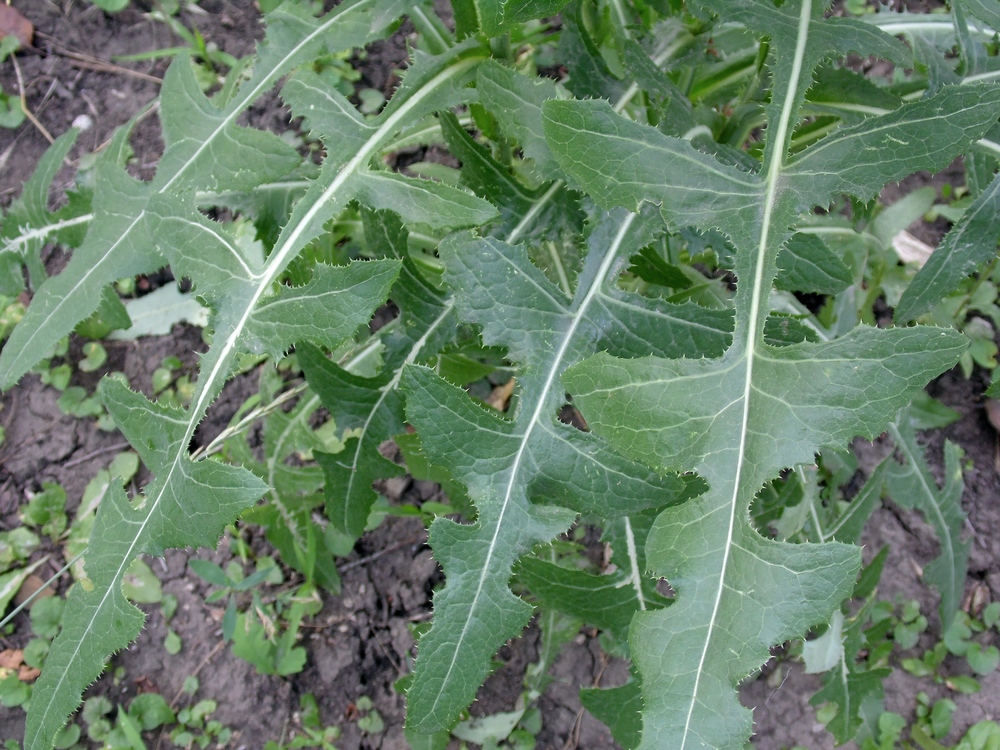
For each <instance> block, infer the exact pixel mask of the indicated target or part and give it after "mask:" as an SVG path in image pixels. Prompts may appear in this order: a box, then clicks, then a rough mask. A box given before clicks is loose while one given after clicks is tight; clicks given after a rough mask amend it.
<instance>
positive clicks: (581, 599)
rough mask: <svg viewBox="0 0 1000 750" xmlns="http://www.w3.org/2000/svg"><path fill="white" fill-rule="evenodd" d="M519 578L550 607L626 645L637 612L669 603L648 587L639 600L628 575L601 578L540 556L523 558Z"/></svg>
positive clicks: (518, 570)
mask: <svg viewBox="0 0 1000 750" xmlns="http://www.w3.org/2000/svg"><path fill="white" fill-rule="evenodd" d="M515 575H516V576H517V580H518V581H519V582H520V583H523V584H524V585H525V586H527V588H528V590H530V591H531V593H532V594H534V595H535V596H537V597H538V599H539V600H540V601H541V602H542V603H543V604H544V605H545V606H546V607H552V608H554V609H557V610H559V611H560V612H564V613H566V614H568V615H571V616H572V617H576V618H578V619H580V620H583V622H585V623H587V624H588V625H593V626H595V627H598V628H600V629H601V630H608V631H610V632H611V633H612V634H614V636H615V638H616V639H619V640H621V641H622V642H625V641H626V640H627V638H628V627H629V624H630V623H631V622H632V615H633V614H634V613H636V612H638V611H640V610H641V609H646V608H647V607H649V608H650V609H652V608H653V607H654V606H663V605H665V604H666V603H667V602H666V600H664V599H663V597H661V596H659V595H658V594H657V593H656V589H655V588H654V587H653V586H652V585H644V586H643V588H644V591H643V598H642V599H639V598H637V596H636V592H635V590H634V589H633V584H632V581H631V580H629V578H628V577H626V575H622V574H618V573H616V574H612V575H601V576H597V575H593V574H592V573H585V572H584V571H582V570H569V569H568V568H563V567H560V566H559V565H556V564H555V563H551V562H547V561H545V560H540V559H538V558H536V557H525V558H523V559H522V560H521V561H520V562H519V563H518V565H517V567H516V568H515ZM643 583H645V581H644V580H643Z"/></svg>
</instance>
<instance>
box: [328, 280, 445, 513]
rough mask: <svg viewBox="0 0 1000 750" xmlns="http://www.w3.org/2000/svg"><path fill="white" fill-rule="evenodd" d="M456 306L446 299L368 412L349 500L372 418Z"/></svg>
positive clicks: (357, 446) (349, 482) (356, 450)
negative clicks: (404, 370) (405, 369)
mask: <svg viewBox="0 0 1000 750" xmlns="http://www.w3.org/2000/svg"><path fill="white" fill-rule="evenodd" d="M454 308H455V298H454V297H449V298H448V299H447V300H445V302H444V308H443V309H442V310H441V312H440V314H439V315H438V316H437V317H436V318H435V319H434V322H433V323H431V324H430V325H429V326H428V327H427V330H426V331H424V335H423V336H421V337H420V338H419V339H418V340H417V342H416V343H415V344H414V345H413V347H412V348H411V349H410V353H409V354H407V355H406V359H405V360H403V364H401V365H400V366H399V367H398V368H397V369H396V373H395V374H394V375H393V376H392V380H390V381H389V382H388V383H386V384H385V386H383V387H382V393H381V395H380V396H379V397H378V401H376V402H375V404H374V405H373V406H372V408H371V410H370V411H369V412H368V417H367V418H366V419H365V423H364V424H363V425H361V435H360V436H359V437H358V441H357V443H356V444H355V446H354V458H353V459H352V460H351V466H350V470H351V475H350V479H348V480H347V491H346V492H345V493H344V495H345V497H346V498H347V500H348V502H349V501H350V498H351V494H352V493H353V492H354V479H355V477H356V476H357V468H358V462H360V461H361V448H362V445H363V443H364V439H365V435H367V434H368V427H369V425H371V423H372V420H373V419H375V415H376V414H377V413H378V410H379V409H381V408H382V404H383V403H385V400H386V398H388V397H389V394H390V393H392V392H393V391H395V390H396V388H397V387H398V386H399V380H400V378H401V377H402V376H403V368H404V367H405V366H406V365H412V364H413V363H414V362H416V361H417V357H419V356H420V352H421V351H423V348H424V346H426V345H427V341H428V340H429V339H430V337H431V335H432V334H433V333H434V331H436V330H437V329H438V327H439V326H440V325H441V323H443V322H444V319H445V318H447V317H448V314H449V313H450V312H451V311H452V310H453V309H454ZM348 507H349V506H348ZM348 507H345V508H344V513H345V517H344V528H347V518H346V514H347V510H348Z"/></svg>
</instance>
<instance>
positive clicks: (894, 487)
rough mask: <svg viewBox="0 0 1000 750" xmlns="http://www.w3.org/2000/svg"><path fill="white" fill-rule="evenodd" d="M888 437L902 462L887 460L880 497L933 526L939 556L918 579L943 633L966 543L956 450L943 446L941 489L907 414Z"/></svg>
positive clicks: (958, 589)
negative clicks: (927, 587) (936, 602)
mask: <svg viewBox="0 0 1000 750" xmlns="http://www.w3.org/2000/svg"><path fill="white" fill-rule="evenodd" d="M889 434H890V435H891V436H892V440H893V442H894V443H895V444H896V450H897V451H898V452H899V453H900V454H901V455H902V457H903V458H904V460H905V463H902V464H901V463H899V462H897V461H895V460H887V462H886V464H887V471H886V479H885V488H886V493H887V494H888V495H889V497H891V498H892V499H893V500H894V501H895V502H897V503H898V504H899V505H901V506H902V507H904V508H917V509H918V510H919V511H920V512H921V513H923V515H924V518H925V519H927V522H928V523H929V524H930V525H931V526H933V527H934V532H935V534H936V535H937V538H938V543H939V544H940V545H941V552H940V554H939V555H938V557H937V558H936V559H935V560H934V561H933V562H931V563H930V564H929V565H927V566H926V567H925V568H924V576H923V577H924V579H925V580H927V581H929V582H930V584H931V585H932V586H934V588H936V589H937V590H938V593H939V594H940V595H941V604H940V606H939V608H938V611H939V612H940V614H941V626H942V628H943V629H947V628H948V627H949V626H950V625H951V622H952V620H953V619H954V617H955V614H956V613H957V612H958V609H959V607H960V606H961V604H962V594H963V592H964V591H965V578H966V576H967V575H968V572H969V548H970V547H971V541H970V540H963V539H962V528H963V526H964V525H965V520H966V516H965V512H964V511H963V510H962V493H963V492H964V491H965V483H964V482H963V481H962V449H961V448H960V447H959V446H957V445H955V443H953V442H951V441H950V440H946V441H945V445H944V479H945V481H944V486H943V487H941V488H940V489H939V488H938V486H937V482H936V481H935V479H934V477H933V476H932V474H931V470H930V466H928V464H927V458H926V457H925V455H924V449H923V447H921V445H920V444H919V443H918V442H917V436H916V432H915V431H914V429H913V424H912V422H911V420H910V417H909V413H908V411H903V412H901V413H900V414H899V416H898V417H897V419H896V421H895V422H894V423H893V424H892V425H890V426H889Z"/></svg>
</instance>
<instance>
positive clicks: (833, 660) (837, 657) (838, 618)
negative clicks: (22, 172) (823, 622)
mask: <svg viewBox="0 0 1000 750" xmlns="http://www.w3.org/2000/svg"><path fill="white" fill-rule="evenodd" d="M802 661H804V662H805V665H806V668H805V672H806V674H819V673H820V672H826V671H827V670H830V669H833V668H834V667H836V666H839V665H840V663H841V662H842V661H844V613H843V612H841V611H840V610H839V609H835V610H834V611H833V616H832V617H831V618H830V624H829V626H828V627H827V630H826V632H825V633H823V635H821V636H819V637H818V638H814V639H812V640H811V641H806V642H805V643H803V644H802Z"/></svg>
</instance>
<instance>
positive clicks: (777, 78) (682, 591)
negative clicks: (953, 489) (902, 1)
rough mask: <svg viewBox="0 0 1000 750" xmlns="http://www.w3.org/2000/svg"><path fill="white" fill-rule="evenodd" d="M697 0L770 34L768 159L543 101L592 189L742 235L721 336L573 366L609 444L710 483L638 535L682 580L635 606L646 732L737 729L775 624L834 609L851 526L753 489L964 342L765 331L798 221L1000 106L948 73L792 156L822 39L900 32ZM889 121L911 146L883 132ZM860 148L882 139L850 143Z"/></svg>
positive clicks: (922, 378) (843, 581)
mask: <svg viewBox="0 0 1000 750" xmlns="http://www.w3.org/2000/svg"><path fill="white" fill-rule="evenodd" d="M706 4H707V5H710V6H711V7H713V8H717V9H719V11H720V13H722V12H724V13H725V17H726V19H727V20H736V21H738V22H740V23H743V24H744V25H746V26H748V27H749V28H751V29H755V30H759V31H760V32H761V33H766V34H768V35H769V36H770V38H771V44H772V49H773V50H774V55H775V57H774V60H773V63H772V65H771V75H772V77H773V80H774V89H773V91H772V94H771V104H770V105H769V106H768V107H767V113H768V120H769V122H768V127H767V133H768V140H767V146H766V150H765V153H764V163H763V167H762V169H761V172H760V176H758V175H756V174H750V173H744V172H740V171H738V170H736V169H734V168H732V167H730V166H727V165H724V164H722V163H720V162H719V161H717V160H715V159H714V158H712V157H710V156H707V155H705V154H702V153H700V152H698V151H696V150H695V149H694V148H693V147H692V146H691V145H690V144H689V143H688V142H686V141H681V140H678V139H675V138H671V137H669V136H665V135H663V134H661V133H660V132H658V131H655V130H652V129H651V128H648V127H645V126H642V125H638V124H635V123H632V122H629V121H627V120H625V119H624V118H621V117H619V116H617V115H615V114H614V113H613V112H612V111H611V108H610V107H609V106H608V105H607V103H604V102H596V101H591V102H565V101H550V102H546V103H545V104H544V105H543V112H544V114H545V118H546V120H545V128H546V135H547V136H548V138H549V144H550V148H551V149H552V151H553V153H554V154H555V156H556V158H557V160H558V161H559V163H560V165H561V166H562V167H563V169H564V170H565V171H566V172H567V173H568V174H569V175H570V176H571V178H572V179H573V180H574V181H575V183H576V184H578V185H579V186H580V187H581V188H583V189H584V190H586V191H587V192H588V194H590V195H591V196H592V197H594V199H595V200H596V201H597V202H598V203H599V204H601V205H624V206H626V207H628V208H630V209H632V210H635V209H636V208H638V207H639V205H640V204H641V203H642V202H645V201H649V202H654V203H658V204H659V205H660V209H661V212H662V213H663V216H664V218H665V219H666V220H667V221H668V223H669V224H670V225H671V226H672V227H683V226H687V225H691V224H695V225H697V226H699V227H701V228H706V229H707V228H712V227H716V228H719V229H721V230H722V231H723V232H724V233H725V234H726V235H727V236H728V238H729V239H730V240H731V241H732V244H733V245H734V246H735V248H736V265H735V272H736V276H737V279H738V285H737V291H736V297H735V300H734V303H735V309H736V326H735V331H734V338H733V343H732V346H730V347H729V349H728V350H727V351H726V353H725V354H724V355H723V356H721V357H718V358H713V359H700V360H686V359H665V358H659V357H648V358H643V359H636V360H629V361H626V360H618V359H615V358H614V357H612V356H609V355H607V354H601V355H598V356H596V357H593V358H591V359H589V360H587V361H586V362H584V363H582V364H579V365H576V366H575V367H573V368H571V369H570V370H569V371H568V372H567V374H566V376H565V378H564V381H565V383H566V386H567V387H568V389H569V390H570V392H571V393H572V394H573V396H574V403H576V404H578V405H579V407H580V408H581V410H582V412H583V415H584V417H585V419H586V420H587V423H588V424H589V426H590V427H591V429H593V430H594V431H595V432H596V433H597V434H599V435H601V436H603V437H605V438H606V439H607V440H608V441H609V442H610V443H611V444H612V446H613V447H615V448H616V449H617V450H619V451H621V452H622V453H623V454H624V455H626V456H628V457H630V458H632V459H635V460H640V461H642V462H644V463H646V464H647V465H649V466H651V467H652V468H655V469H657V470H660V471H671V470H673V471H686V470H692V469H694V470H696V471H697V472H698V474H699V475H700V476H701V477H702V478H703V479H705V480H706V481H707V482H708V485H709V487H710V489H709V491H708V492H707V493H706V494H705V495H703V496H702V497H700V498H698V499H696V500H691V501H688V502H686V503H684V504H682V505H679V506H676V507H672V508H668V509H667V510H665V511H663V512H662V513H661V514H660V516H659V518H658V519H657V521H656V523H655V524H654V526H653V529H652V531H651V532H650V535H649V539H648V541H647V549H646V554H647V564H648V566H649V567H650V569H651V570H652V571H653V573H654V574H655V575H657V576H662V577H665V578H666V579H667V580H668V581H669V582H670V583H671V585H672V587H673V588H674V590H675V592H676V594H677V599H676V600H675V602H674V604H673V605H671V606H670V607H668V608H666V609H663V610H659V611H656V612H643V613H639V614H637V615H636V616H635V619H634V621H633V625H632V632H631V652H632V655H633V660H634V663H635V664H636V665H637V667H638V671H639V673H640V675H641V680H642V691H643V699H644V709H643V732H642V745H641V747H643V748H653V747H656V748H688V747H712V748H741V747H742V746H743V743H744V742H745V740H746V738H747V737H748V736H749V734H750V730H751V727H752V718H751V715H750V712H749V711H747V710H746V709H744V708H743V707H741V706H740V705H739V702H738V701H737V699H736V694H735V687H736V685H737V684H738V683H739V681H741V680H742V679H743V678H744V677H746V676H747V675H748V674H749V673H751V672H752V671H753V670H755V669H756V668H757V667H759V665H760V664H761V663H763V662H764V661H765V660H767V659H768V658H769V655H770V654H769V648H770V646H771V645H772V644H774V643H779V642H781V641H783V640H786V639H788V638H790V637H794V636H796V635H800V634H801V633H802V632H803V631H804V630H806V629H807V628H808V627H810V626H811V625H814V624H816V623H817V622H821V621H824V620H827V619H828V618H829V617H830V614H831V612H832V611H833V610H834V609H835V608H836V607H837V606H838V605H839V603H840V602H841V600H842V599H843V598H844V597H845V596H846V595H847V594H848V593H849V592H850V590H851V588H852V585H853V580H854V575H855V573H856V571H857V569H858V566H859V555H858V551H857V550H856V549H855V548H853V547H850V546H847V545H843V544H839V543H826V544H819V545H808V544H807V545H790V544H785V543H780V542H775V541H771V540H768V539H765V538H763V537H762V536H760V535H759V534H758V533H757V531H756V530H755V529H754V528H753V526H752V525H751V523H750V521H749V514H748V511H749V507H750V504H751V502H752V500H753V498H754V496H755V495H756V494H757V492H758V491H759V489H760V488H761V487H762V486H763V484H764V483H765V482H767V481H770V480H772V479H773V478H774V477H776V476H777V475H778V474H779V472H780V471H781V470H783V469H786V468H790V467H794V466H796V465H798V464H802V463H809V462H812V461H813V460H814V458H813V457H814V455H815V453H816V452H817V451H819V450H820V449H821V448H823V447H826V446H831V447H839V446H841V445H843V444H844V443H845V442H846V441H848V440H850V439H851V438H853V437H854V436H855V435H858V434H861V435H865V436H867V437H869V438H872V437H874V436H876V435H878V434H879V433H880V432H881V431H882V430H883V429H884V428H885V425H886V424H887V423H888V422H889V421H890V420H891V419H892V417H893V416H894V414H895V412H896V411H897V410H898V409H899V408H900V407H902V406H904V405H905V404H906V403H907V402H908V401H909V399H910V398H912V396H913V394H914V393H915V392H916V391H917V390H918V389H919V388H920V386H921V385H922V384H923V383H924V382H926V381H927V380H928V379H930V378H931V377H933V376H934V375H936V374H938V373H940V372H941V371H943V370H944V369H947V368H948V367H950V366H951V365H952V364H953V363H954V362H955V361H956V360H957V358H958V356H959V354H960V353H961V352H962V351H963V350H964V347H965V343H964V342H963V340H962V337H961V336H959V335H957V334H955V333H954V332H951V331H946V330H940V329H921V328H915V329H904V330H900V329H894V330H888V331H887V330H879V329H870V328H864V327H862V328H857V329H855V330H854V331H851V332H850V333H848V334H847V335H845V336H843V337H842V338H839V339H835V340H832V341H821V342H818V343H812V342H804V343H800V344H793V345H790V346H784V347H778V348H774V347H771V346H769V345H767V344H766V343H764V342H763V341H762V334H763V329H764V322H765V319H766V318H767V315H768V312H769V305H768V300H769V296H770V292H771V287H772V283H773V280H774V278H775V276H776V275H777V258H778V255H779V252H780V250H781V248H782V246H783V245H784V244H785V242H786V241H787V240H788V238H789V237H790V235H791V231H790V227H792V226H794V225H795V223H796V218H797V216H798V215H799V214H800V213H801V212H802V211H806V210H811V209H812V208H813V207H814V206H815V205H817V204H819V205H822V206H825V205H826V204H827V203H828V202H829V201H830V200H831V199H832V198H833V197H834V195H835V194H836V193H838V192H843V191H849V192H851V193H852V194H857V195H859V196H862V197H867V196H869V195H872V194H874V193H876V192H877V191H878V190H879V189H880V188H881V186H882V183H883V182H884V181H886V180H890V179H896V178H898V177H899V176H902V175H903V174H906V173H908V172H909V171H912V170H913V169H914V168H917V167H916V166H915V165H916V164H918V163H919V164H921V165H922V164H926V163H928V162H929V163H933V164H946V163H947V162H948V161H950V160H951V159H952V158H954V156H955V154H956V153H959V152H960V151H961V150H962V149H963V148H965V147H966V146H967V145H968V143H969V142H970V141H971V140H972V139H974V138H976V137H978V136H979V134H981V133H982V132H984V130H985V128H986V127H988V125H989V123H990V120H995V118H996V117H997V114H998V112H1000V109H998V105H1000V98H998V97H997V92H996V91H995V90H987V89H986V88H983V89H981V90H978V91H975V92H972V91H968V90H963V91H958V92H956V91H947V92H942V93H941V94H939V95H938V97H935V98H934V99H931V100H928V101H929V102H931V103H930V104H928V103H925V102H918V103H916V104H914V105H904V106H903V107H901V108H900V110H897V111H896V112H894V113H891V114H890V115H885V116H880V117H874V118H871V119H869V120H865V121H863V122H862V123H861V124H860V125H858V126H855V127H854V128H846V129H844V130H842V131H839V132H836V133H834V134H833V135H831V136H829V137H828V138H826V139H824V140H821V141H820V142H819V143H818V144H816V145H815V146H812V147H810V148H809V149H806V150H805V151H804V152H802V153H801V154H799V155H798V156H796V157H789V156H788V144H789V140H790V137H791V131H792V127H793V125H794V123H795V122H796V121H797V118H798V116H797V111H798V108H799V106H800V105H801V102H802V100H803V97H804V93H805V90H806V89H807V88H808V87H809V84H810V82H811V71H812V69H813V68H814V67H815V66H816V64H817V63H818V62H819V61H820V60H821V59H822V58H823V57H824V56H825V55H830V54H840V53H843V52H846V51H848V50H861V51H863V52H864V53H865V54H868V53H870V52H876V53H879V54H883V55H887V56H897V57H898V56H899V55H900V54H902V52H901V48H900V47H899V45H898V44H897V43H895V42H894V40H890V39H888V37H885V36H883V35H881V34H878V33H877V34H869V33H868V32H867V31H865V30H864V28H863V26H864V25H863V24H859V23H857V22H848V23H841V21H840V20H835V19H824V18H823V17H822V12H823V8H822V6H821V5H819V4H813V3H811V2H809V1H808V0H806V1H805V2H786V3H784V4H783V5H782V6H781V7H775V6H774V5H773V4H772V3H769V2H746V3H740V4H734V3H727V2H724V1H723V0H720V1H719V2H718V3H715V2H712V3H706ZM963 88H964V87H963ZM966 96H968V97H969V99H968V100H966V99H965V98H964V97H966ZM946 102H947V103H946ZM963 107H964V108H965V109H963ZM946 110H947V112H948V114H947V115H946V114H945V111H946ZM955 110H958V112H959V114H958V115H956V114H955ZM952 118H954V119H952ZM946 120H947V123H948V124H945V121H946ZM928 122H933V123H934V126H933V127H928ZM897 134H898V135H899V136H900V140H902V141H905V142H907V143H908V144H909V145H908V147H907V148H906V149H896V148H895V146H894V145H893V143H892V141H891V140H890V138H893V137H896V136H897ZM918 136H919V137H918ZM848 144H850V146H849V147H848ZM886 145H888V146H889V148H886V147H885V146H886ZM848 148H850V150H851V156H850V158H849V159H848V156H847V152H848ZM862 148H872V149H875V151H873V153H877V154H878V156H877V157H873V158H872V159H870V160H860V161H859V160H858V158H857V155H858V153H859V152H861V151H860V150H861V149H862ZM840 153H842V154H843V156H837V154H840Z"/></svg>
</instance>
